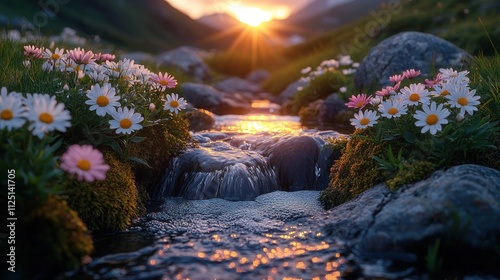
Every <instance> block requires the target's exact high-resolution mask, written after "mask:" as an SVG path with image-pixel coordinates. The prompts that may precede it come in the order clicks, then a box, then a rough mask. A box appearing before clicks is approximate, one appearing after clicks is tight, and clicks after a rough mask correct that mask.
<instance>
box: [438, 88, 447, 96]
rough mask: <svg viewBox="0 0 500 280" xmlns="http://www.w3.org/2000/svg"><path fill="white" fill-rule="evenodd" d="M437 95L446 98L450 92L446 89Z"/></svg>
mask: <svg viewBox="0 0 500 280" xmlns="http://www.w3.org/2000/svg"><path fill="white" fill-rule="evenodd" d="M439 95H440V96H447V95H450V92H449V91H448V90H447V89H445V90H443V91H442V92H441V93H440V94H439Z"/></svg>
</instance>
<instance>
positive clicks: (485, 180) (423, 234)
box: [325, 165, 500, 261]
mask: <svg viewBox="0 0 500 280" xmlns="http://www.w3.org/2000/svg"><path fill="white" fill-rule="evenodd" d="M328 215H329V222H328V224H327V225H326V226H325V228H326V230H327V231H328V232H329V233H330V235H333V236H338V237H339V238H342V239H344V240H348V242H349V243H351V244H353V246H354V247H355V248H357V249H356V250H357V251H358V252H359V253H360V254H362V255H368V256H375V257H377V258H379V257H382V258H389V259H398V260H403V261H409V260H415V259H416V258H417V257H419V256H420V257H421V256H422V255H425V254H426V253H427V248H428V247H429V246H432V245H434V242H435V240H436V239H438V238H439V239H441V244H448V245H446V246H449V247H448V249H450V247H451V248H455V249H454V250H456V252H455V251H454V252H453V253H452V255H453V257H454V258H457V259H460V260H468V261H471V259H473V258H479V259H480V257H481V256H489V258H495V256H496V259H500V256H499V254H498V252H495V250H496V249H495V248H498V247H497V246H498V241H499V237H500V223H497V222H492V221H500V171H498V170H495V169H491V168H488V167H483V166H478V165H460V166H455V167H452V168H450V169H448V170H446V171H438V172H436V173H434V174H433V175H432V176H431V177H430V178H429V179H427V180H423V181H421V182H418V183H415V184H412V185H407V186H405V187H403V188H401V189H399V190H398V191H396V192H389V191H388V190H387V189H386V188H385V187H384V185H383V184H380V185H377V186H375V187H373V188H371V189H369V190H367V191H366V192H364V193H363V194H361V195H360V196H358V197H357V198H356V199H354V200H352V201H350V202H347V203H345V204H342V205H339V206H337V207H335V208H333V209H331V210H329V212H328ZM442 246H445V245H442ZM482 261H484V258H483V259H482Z"/></svg>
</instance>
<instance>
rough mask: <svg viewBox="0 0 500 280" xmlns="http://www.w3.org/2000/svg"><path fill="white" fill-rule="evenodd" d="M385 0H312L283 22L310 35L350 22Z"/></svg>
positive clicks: (374, 8)
mask: <svg viewBox="0 0 500 280" xmlns="http://www.w3.org/2000/svg"><path fill="white" fill-rule="evenodd" d="M386 1H387V0H314V1H313V2H311V3H309V4H308V5H306V6H305V7H303V8H302V9H300V10H298V11H296V12H295V13H293V14H292V15H291V16H290V17H288V18H287V19H285V20H284V21H283V24H285V25H290V26H294V27H295V28H294V30H297V31H298V32H297V33H299V34H303V35H312V34H319V33H321V32H324V31H327V30H331V29H333V28H337V27H340V26H342V25H345V24H349V23H352V22H354V21H356V20H358V19H360V18H362V17H364V16H366V15H368V14H369V13H370V12H371V11H377V10H378V9H379V7H380V5H381V4H382V3H383V2H386Z"/></svg>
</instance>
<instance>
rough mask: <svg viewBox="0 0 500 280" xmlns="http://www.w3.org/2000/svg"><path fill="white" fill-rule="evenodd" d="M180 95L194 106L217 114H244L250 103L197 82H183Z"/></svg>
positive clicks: (248, 109) (247, 110)
mask: <svg viewBox="0 0 500 280" xmlns="http://www.w3.org/2000/svg"><path fill="white" fill-rule="evenodd" d="M181 90H182V96H183V97H184V98H185V99H186V100H187V101H188V102H189V103H190V104H191V105H192V106H193V107H195V108H198V109H205V110H208V111H210V112H212V113H214V114H217V115H226V114H246V113H248V112H249V111H250V103H249V101H248V100H246V99H245V98H243V97H241V98H237V95H233V96H229V95H228V94H227V93H225V92H222V91H220V90H217V89H216V88H214V87H212V86H209V85H205V84H197V83H184V84H183V85H182V89H181Z"/></svg>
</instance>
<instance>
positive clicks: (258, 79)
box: [245, 69, 271, 84]
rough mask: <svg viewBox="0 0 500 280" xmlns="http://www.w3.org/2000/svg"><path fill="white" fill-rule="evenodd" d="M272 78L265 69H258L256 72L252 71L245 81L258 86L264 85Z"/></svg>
mask: <svg viewBox="0 0 500 280" xmlns="http://www.w3.org/2000/svg"><path fill="white" fill-rule="evenodd" d="M270 76H271V72H269V71H267V70H264V69H258V70H255V71H252V72H251V73H250V74H248V75H247V76H246V77H245V79H246V80H248V81H250V82H253V83H256V84H262V83H263V82H264V81H265V80H267V79H268V78H269V77H270Z"/></svg>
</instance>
